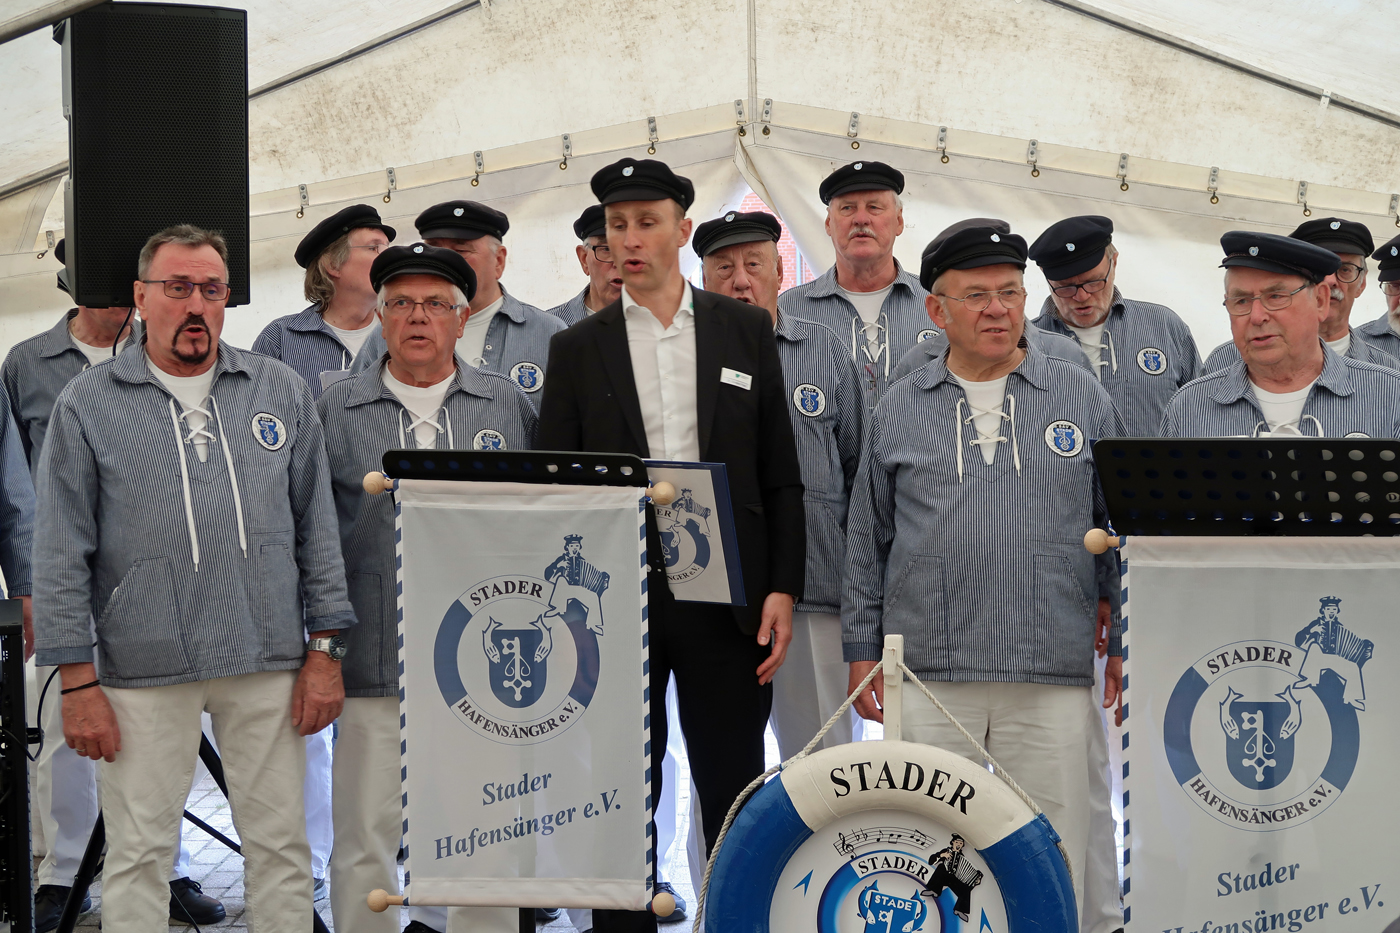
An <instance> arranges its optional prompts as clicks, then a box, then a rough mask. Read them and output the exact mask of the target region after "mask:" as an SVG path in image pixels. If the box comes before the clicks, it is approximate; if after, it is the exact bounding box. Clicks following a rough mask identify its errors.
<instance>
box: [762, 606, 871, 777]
mask: <svg viewBox="0 0 1400 933" xmlns="http://www.w3.org/2000/svg"><path fill="white" fill-rule="evenodd" d="M849 671H850V667H849V665H847V664H846V662H845V661H844V660H842V658H841V617H840V616H839V615H836V614H835V613H829V612H794V613H793V614H792V643H791V644H789V645H788V651H787V659H786V660H784V661H783V666H782V667H780V668H778V672H777V673H776V674H775V675H774V676H773V712H772V713H771V714H770V715H769V717H768V722H769V723H770V724H771V725H772V726H773V735H774V736H776V737H777V739H778V753H779V754H780V755H781V756H782V759H783V760H784V761H787V760H788V759H789V758H791V757H792V756H793V755H796V754H797V753H798V752H800V751H802V749H803V748H804V747H805V746H806V745H807V743H808V742H810V741H812V736H814V735H816V734H817V730H819V729H821V727H822V726H823V725H825V724H826V721H827V720H828V719H830V718H831V714H832V713H834V712H836V710H837V708H838V707H839V706H840V705H841V704H842V703H844V702H845V700H846V685H847V682H848V678H849ZM859 726H860V716H859V715H858V714H857V713H856V711H855V708H854V707H852V708H851V709H850V710H848V711H847V713H846V715H845V716H844V717H842V719H841V721H840V722H838V723H836V724H835V725H833V726H832V727H831V731H830V732H828V733H827V734H826V735H825V736H824V737H823V738H822V741H821V744H819V745H818V746H817V748H816V750H817V751H820V750H821V749H824V748H834V747H836V746H837V745H845V744H846V743H848V742H852V741H855V740H857V739H858V738H859V737H860V733H859V732H857V731H856V730H857V728H859Z"/></svg>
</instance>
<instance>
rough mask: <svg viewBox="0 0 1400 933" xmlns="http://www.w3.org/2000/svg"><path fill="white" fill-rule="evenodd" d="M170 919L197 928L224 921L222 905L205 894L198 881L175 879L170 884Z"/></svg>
mask: <svg viewBox="0 0 1400 933" xmlns="http://www.w3.org/2000/svg"><path fill="white" fill-rule="evenodd" d="M170 919H171V920H174V921H175V922H176V923H195V924H198V925H199V926H206V925H208V924H211V923H218V922H219V921H220V920H222V919H224V905H223V904H220V903H219V902H218V900H216V899H215V898H212V897H210V896H209V895H208V894H205V893H204V889H203V888H201V887H200V886H199V882H198V881H193V880H191V879H189V878H176V879H175V880H174V881H172V882H170Z"/></svg>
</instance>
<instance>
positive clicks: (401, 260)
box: [369, 243, 476, 301]
mask: <svg viewBox="0 0 1400 933" xmlns="http://www.w3.org/2000/svg"><path fill="white" fill-rule="evenodd" d="M400 275H436V276H438V277H440V278H444V279H447V281H449V282H451V283H452V284H453V285H456V286H457V287H458V288H460V289H461V290H462V291H463V292H465V293H466V296H467V300H468V301H471V300H472V299H473V298H475V297H476V273H475V272H473V271H472V267H471V266H469V265H467V261H466V260H465V259H463V258H462V255H461V253H458V252H457V251H456V250H451V249H442V248H441V247H437V246H429V245H428V244H426V243H414V244H413V245H412V246H391V247H389V248H388V249H386V250H385V251H384V252H382V253H380V254H379V256H378V257H377V258H376V259H375V260H374V265H372V266H370V267H369V283H370V285H372V286H373V287H374V290H375V291H379V289H381V288H383V287H384V283H385V282H387V281H389V280H390V279H392V278H395V277H397V276H400Z"/></svg>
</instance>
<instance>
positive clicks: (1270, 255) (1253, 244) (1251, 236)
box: [1220, 230, 1342, 284]
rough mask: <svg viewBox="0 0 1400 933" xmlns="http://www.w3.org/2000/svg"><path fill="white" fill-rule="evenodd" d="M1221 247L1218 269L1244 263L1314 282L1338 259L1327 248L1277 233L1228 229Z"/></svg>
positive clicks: (1328, 272)
mask: <svg viewBox="0 0 1400 933" xmlns="http://www.w3.org/2000/svg"><path fill="white" fill-rule="evenodd" d="M1220 247H1221V248H1222V249H1223V250H1225V261H1224V262H1222V263H1221V264H1220V268H1222V269H1232V268H1234V267H1235V266H1244V267H1245V268H1247V269H1263V270H1264V271H1266V272H1282V273H1283V274H1284V275H1301V276H1302V277H1303V278H1305V279H1307V280H1308V281H1309V282H1312V283H1314V284H1316V283H1318V282H1321V281H1322V280H1323V279H1325V278H1327V276H1329V275H1331V274H1332V273H1333V272H1336V271H1337V267H1338V266H1340V265H1341V264H1342V261H1341V260H1340V259H1338V258H1337V254H1336V253H1334V252H1332V251H1331V250H1330V249H1323V248H1322V247H1321V246H1314V245H1313V244H1311V243H1308V242H1307V241H1305V240H1295V239H1293V237H1291V236H1279V235H1278V234H1277V233H1255V232H1253V231H1252V230H1231V231H1230V232H1229V233H1227V234H1225V235H1224V236H1223V237H1221V238H1220Z"/></svg>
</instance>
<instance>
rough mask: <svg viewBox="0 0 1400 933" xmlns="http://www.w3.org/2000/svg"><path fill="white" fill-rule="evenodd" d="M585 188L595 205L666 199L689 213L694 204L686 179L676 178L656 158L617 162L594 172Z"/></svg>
mask: <svg viewBox="0 0 1400 933" xmlns="http://www.w3.org/2000/svg"><path fill="white" fill-rule="evenodd" d="M588 185H589V187H590V188H592V189H593V196H594V197H596V198H597V199H598V203H599V204H616V203H618V202H619V201H664V200H667V199H670V200H672V201H675V202H676V203H677V204H679V205H680V206H681V207H682V208H683V209H685V210H690V205H692V204H694V203H695V186H694V185H693V184H691V183H690V179H689V178H685V177H683V176H681V175H677V174H676V173H675V172H673V171H671V166H669V165H667V164H666V163H665V162H662V161H660V160H659V159H618V160H617V161H616V162H614V163H613V164H612V165H605V166H603V167H602V168H600V169H598V171H597V172H595V173H594V174H593V177H592V178H591V179H590V180H589V182H588Z"/></svg>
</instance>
